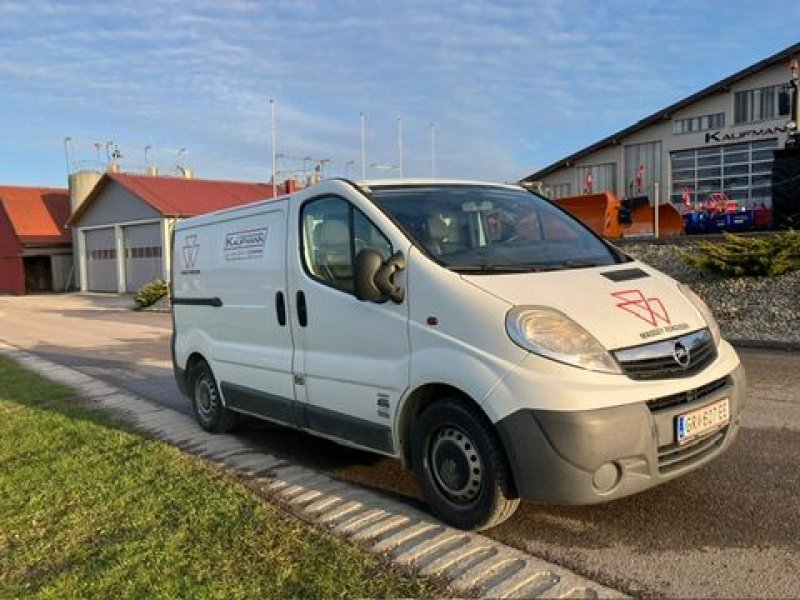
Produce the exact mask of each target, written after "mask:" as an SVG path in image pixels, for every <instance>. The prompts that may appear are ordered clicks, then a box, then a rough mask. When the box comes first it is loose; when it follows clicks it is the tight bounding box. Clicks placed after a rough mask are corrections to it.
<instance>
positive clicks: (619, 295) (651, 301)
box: [611, 290, 670, 327]
mask: <svg viewBox="0 0 800 600" xmlns="http://www.w3.org/2000/svg"><path fill="white" fill-rule="evenodd" d="M611 295H612V296H614V297H615V298H616V299H617V300H621V302H620V303H619V304H617V307H618V308H621V309H622V310H624V311H626V312H629V313H631V314H632V315H634V316H636V317H638V318H640V319H641V320H642V321H646V322H647V323H649V324H650V325H652V326H653V327H658V320H659V319H661V320H662V321H664V323H666V324H667V325H669V323H670V320H669V315H668V314H667V309H666V308H665V307H664V303H663V302H661V299H660V298H645V297H644V294H643V293H642V291H641V290H627V291H624V292H612V293H611Z"/></svg>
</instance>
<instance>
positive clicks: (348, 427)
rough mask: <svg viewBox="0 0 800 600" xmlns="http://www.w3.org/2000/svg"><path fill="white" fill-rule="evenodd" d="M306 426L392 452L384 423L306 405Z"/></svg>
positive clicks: (390, 432) (387, 430)
mask: <svg viewBox="0 0 800 600" xmlns="http://www.w3.org/2000/svg"><path fill="white" fill-rule="evenodd" d="M307 414H308V426H309V427H310V428H311V429H315V430H317V431H319V432H320V433H326V434H328V435H333V436H336V437H338V438H342V439H346V440H350V441H353V442H355V443H356V444H360V445H361V446H366V447H368V448H375V449H376V450H381V451H383V452H392V450H393V448H392V430H391V429H390V428H389V427H388V426H386V425H379V424H377V423H373V422H372V421H367V420H365V419H359V418H357V417H351V416H349V415H345V414H342V413H340V412H335V411H332V410H328V409H327V408H322V407H320V406H314V405H312V404H309V405H308V408H307Z"/></svg>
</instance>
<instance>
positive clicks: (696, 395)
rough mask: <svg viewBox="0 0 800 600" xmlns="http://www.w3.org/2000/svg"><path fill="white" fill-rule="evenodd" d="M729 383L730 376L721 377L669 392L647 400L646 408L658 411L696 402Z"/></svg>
mask: <svg viewBox="0 0 800 600" xmlns="http://www.w3.org/2000/svg"><path fill="white" fill-rule="evenodd" d="M729 384H730V377H728V376H726V377H722V378H720V379H716V380H714V381H712V382H711V383H707V384H705V385H701V386H700V387H699V388H695V389H693V390H686V391H685V392H679V393H677V394H670V395H669V396H661V397H660V398H653V399H652V400H648V401H647V408H649V409H650V411H651V412H658V411H661V410H666V409H668V408H674V407H676V406H680V405H682V404H690V403H692V402H697V401H698V400H703V399H704V398H706V397H707V396H710V395H711V394H713V393H714V392H716V391H717V390H721V389H722V388H724V387H725V386H727V385H729Z"/></svg>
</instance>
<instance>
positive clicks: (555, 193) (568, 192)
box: [548, 182, 572, 200]
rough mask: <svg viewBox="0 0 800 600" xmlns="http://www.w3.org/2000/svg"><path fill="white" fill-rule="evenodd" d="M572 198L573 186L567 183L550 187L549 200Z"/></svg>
mask: <svg viewBox="0 0 800 600" xmlns="http://www.w3.org/2000/svg"><path fill="white" fill-rule="evenodd" d="M569 196H572V184H571V183H569V182H567V183H554V184H553V185H551V186H550V194H549V195H548V197H549V198H551V199H553V200H555V199H557V198H567V197H569Z"/></svg>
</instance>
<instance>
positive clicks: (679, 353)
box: [672, 342, 692, 369]
mask: <svg viewBox="0 0 800 600" xmlns="http://www.w3.org/2000/svg"><path fill="white" fill-rule="evenodd" d="M672 358H674V359H675V362H676V363H678V364H679V365H680V366H681V367H683V368H684V369H685V368H686V367H688V366H689V363H690V362H692V355H691V353H690V352H689V348H687V347H686V346H684V345H683V343H682V342H675V348H673V350H672Z"/></svg>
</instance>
